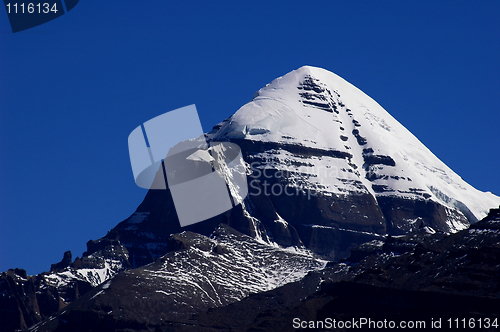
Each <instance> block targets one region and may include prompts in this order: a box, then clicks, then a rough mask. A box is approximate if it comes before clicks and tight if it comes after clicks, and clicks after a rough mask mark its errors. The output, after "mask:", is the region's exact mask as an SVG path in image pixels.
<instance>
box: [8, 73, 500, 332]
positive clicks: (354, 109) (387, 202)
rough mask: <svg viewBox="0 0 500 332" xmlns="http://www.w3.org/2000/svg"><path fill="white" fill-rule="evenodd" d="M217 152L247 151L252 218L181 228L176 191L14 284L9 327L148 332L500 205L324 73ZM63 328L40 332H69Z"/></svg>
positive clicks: (263, 93) (249, 116) (241, 118)
mask: <svg viewBox="0 0 500 332" xmlns="http://www.w3.org/2000/svg"><path fill="white" fill-rule="evenodd" d="M205 140H206V142H207V143H208V144H209V145H210V144H214V143H216V142H232V143H236V144H237V145H239V147H240V148H241V153H242V156H243V159H244V165H242V169H241V174H244V175H245V176H246V178H247V183H248V195H247V197H246V198H245V199H244V200H243V202H242V203H241V204H238V205H237V206H235V207H234V208H233V209H231V210H229V211H227V212H225V213H223V214H220V215H218V216H215V217H213V218H211V219H208V220H205V221H203V222H199V223H196V224H193V225H190V226H187V227H183V228H181V227H180V224H179V220H178V217H177V214H176V211H175V207H174V203H173V200H172V196H171V193H170V190H169V189H168V188H167V190H149V191H148V193H147V195H146V197H145V198H144V201H143V202H142V204H141V205H140V206H139V207H138V208H137V210H136V212H135V213H134V214H132V215H131V216H130V217H129V218H127V219H126V220H124V221H122V222H120V223H119V224H118V225H117V226H116V227H114V228H113V229H112V230H110V231H109V232H108V234H107V235H106V236H104V237H103V238H101V239H98V240H95V241H89V242H88V243H87V248H88V249H87V251H86V252H85V253H84V254H83V255H82V257H81V258H80V257H77V258H76V259H75V260H74V261H73V262H71V253H69V252H68V253H66V254H65V255H64V259H63V260H62V261H61V263H58V264H54V265H53V267H52V269H51V272H47V273H42V274H40V275H38V276H27V275H26V273H25V272H23V271H22V270H19V269H16V270H10V271H8V272H5V273H3V274H2V276H1V278H0V293H2V298H0V318H2V319H4V318H5V319H6V321H7V320H8V321H9V325H8V326H12V327H13V328H24V327H28V326H30V325H33V324H35V323H37V322H40V321H41V320H43V319H46V318H48V317H51V316H52V315H53V314H54V313H55V312H56V311H58V310H62V309H64V311H61V312H60V313H59V314H58V316H57V317H59V318H58V323H57V324H61V326H62V327H61V328H63V327H64V324H66V323H67V322H71V323H68V324H76V325H75V326H79V324H81V323H82V322H84V321H85V322H86V324H89V325H88V327H89V328H92V326H107V327H109V328H111V327H113V328H116V327H117V326H121V327H123V328H129V326H128V325H127V324H128V323H127V322H134V324H137V326H138V329H139V328H141V329H142V328H144V330H147V329H148V328H149V327H151V326H163V325H162V324H164V322H166V321H169V320H170V321H177V322H179V321H181V320H183V319H188V318H189V317H191V315H193V314H197V313H199V312H201V311H204V310H207V309H208V308H213V307H220V306H226V305H228V304H230V303H234V302H238V301H240V300H242V299H243V298H245V297H247V296H248V295H250V294H252V293H259V292H263V291H268V290H271V289H273V288H276V287H280V286H282V285H285V284H288V283H291V282H295V281H297V280H301V279H302V278H303V277H304V275H306V274H307V273H308V272H310V271H315V270H321V269H324V267H325V265H327V262H326V261H333V262H334V261H339V260H342V259H346V258H348V257H349V256H350V255H351V250H352V249H354V248H357V247H359V245H360V244H363V243H368V242H370V241H372V243H378V242H382V241H386V240H387V239H391V238H392V236H398V235H404V234H408V233H411V234H413V233H415V234H421V233H422V232H423V233H425V234H433V233H439V235H440V236H441V237H443V236H445V234H449V233H456V232H458V231H460V230H463V229H466V228H468V227H469V226H470V225H471V224H473V223H475V222H477V221H478V220H479V219H482V218H484V217H485V216H486V215H487V213H488V210H489V209H490V208H492V207H497V206H498V205H500V197H497V196H495V195H493V194H491V193H484V192H481V191H478V190H476V189H474V188H473V187H472V186H470V185H469V184H467V183H466V182H465V181H464V180H462V179H461V178H460V177H459V176H458V175H457V174H456V173H454V172H453V171H452V170H451V169H450V168H449V167H447V166H446V165H445V164H444V163H443V162H442V161H440V160H439V159H438V158H437V157H436V156H435V155H434V154H432V152H431V151H429V150H428V149H427V148H426V147H425V146H424V145H423V144H422V143H421V142H420V141H419V140H418V139H417V138H416V137H415V136H413V135H412V134H411V133H410V132H409V131H408V130H407V129H406V128H405V127H404V126H402V125H401V124H400V123H399V122H397V121H396V120H395V119H394V118H393V117H392V116H391V115H390V114H389V113H388V112H387V111H385V110H384V109H383V108H382V107H381V106H380V105H379V104H377V103H376V102H375V101H374V100H373V99H371V98H370V97H368V96H367V95H366V94H364V93H363V92H362V91H361V90H359V89H358V88H356V87H354V86H353V85H351V84H350V83H348V82H347V81H345V80H344V79H342V78H340V77H339V76H337V75H335V74H333V73H331V72H329V71H326V70H324V69H320V68H315V67H309V66H305V67H301V68H299V69H297V70H295V71H292V72H290V73H288V74H287V75H285V76H283V77H280V78H277V79H276V80H274V81H273V82H271V83H269V84H268V85H267V86H265V87H264V88H262V89H261V90H259V91H258V92H257V93H255V96H254V98H253V100H252V101H250V102H249V103H248V104H246V105H244V106H243V107H241V108H240V109H239V110H238V111H237V112H236V113H235V114H233V115H232V116H231V117H229V118H228V119H226V120H224V121H223V122H221V123H219V124H218V125H216V126H214V128H213V129H212V130H211V131H210V132H209V133H207V134H205ZM200 162H202V161H201V160H200ZM225 176H228V177H229V176H232V175H231V174H226V175H225ZM236 189H237V188H236ZM207 194H210V193H207ZM196 208H197V206H196V202H193V209H196ZM411 234H410V235H411ZM377 241H378V242H377ZM148 264H149V265H148ZM329 264H330V263H329ZM327 266H329V265H327ZM342 269H343V268H342ZM342 269H340V270H342ZM173 285H174V286H173ZM315 287H316V285H315V286H314V288H315ZM193 294H194V295H193ZM151 303H153V304H154V305H151ZM68 304H69V306H68ZM152 307H154V308H157V309H155V310H153V311H151V310H150V309H151V308H152ZM148 308H149V309H148ZM139 309H140V310H139ZM148 310H149V311H148ZM12 312H15V313H16V314H15V315H13V314H11V313H12ZM53 317H54V316H52V319H50V320H49V321H47V322H46V323H45V324H44V325H43V326H44V327H43V329H41V330H43V331H52V330H53V329H55V328H56V325H54V326H53V325H51V324H56V323H55V320H53V319H54V318H53ZM51 321H52V323H50V322H51ZM104 323H106V324H108V325H109V326H108V325H100V324H104ZM92 324H94V325H92ZM68 326H69V325H68ZM41 330H40V331H41ZM63 330H64V328H63Z"/></svg>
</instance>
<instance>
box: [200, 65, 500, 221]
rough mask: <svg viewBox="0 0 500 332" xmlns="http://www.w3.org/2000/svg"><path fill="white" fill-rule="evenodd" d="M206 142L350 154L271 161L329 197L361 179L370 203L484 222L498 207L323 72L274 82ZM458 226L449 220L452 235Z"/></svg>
mask: <svg viewBox="0 0 500 332" xmlns="http://www.w3.org/2000/svg"><path fill="white" fill-rule="evenodd" d="M208 137H209V138H210V139H212V140H240V139H244V140H252V141H256V142H274V143H280V144H286V145H297V146H304V147H310V148H314V149H319V150H323V151H338V152H345V153H348V154H350V155H352V157H351V158H344V159H342V158H333V157H328V156H325V157H320V158H310V159H308V162H309V165H302V166H297V167H294V166H293V164H297V162H300V160H298V159H297V157H296V156H294V154H293V153H290V152H287V151H286V149H282V150H277V151H274V153H273V156H270V158H269V160H270V161H271V160H274V164H273V165H272V166H273V167H277V168H286V169H287V170H289V171H292V174H300V175H303V174H314V175H315V176H314V178H312V177H310V178H309V182H310V183H311V185H313V186H315V189H318V188H320V189H321V188H323V192H324V193H325V194H327V195H328V194H338V193H342V192H345V187H344V186H345V185H346V183H347V184H348V185H349V184H351V185H352V183H353V181H354V182H356V181H361V182H362V183H363V184H364V187H365V188H366V189H359V188H358V190H365V191H366V190H367V191H369V192H370V193H371V194H372V195H374V196H375V197H380V196H397V197H406V198H409V199H412V198H425V199H427V198H428V199H431V200H433V201H435V202H438V203H440V204H442V205H444V206H447V207H449V208H450V209H453V210H456V211H459V213H462V214H463V215H465V216H466V217H467V218H468V219H469V220H470V221H475V220H476V219H481V218H483V217H484V216H486V214H487V213H488V211H489V209H490V208H492V207H495V206H498V205H499V204H500V197H498V196H495V195H493V194H492V193H490V192H486V193H485V192H481V191H479V190H477V189H475V188H473V187H472V186H471V185H469V184H468V183H466V182H465V181H464V180H462V179H461V177H460V176H458V175H457V174H456V173H455V172H453V171H452V170H451V169H450V168H449V167H448V166H446V165H445V164H444V163H443V162H442V161H441V160H439V158H437V157H436V156H435V155H434V154H433V153H432V152H431V151H430V150H429V149H427V147H425V146H424V145H423V144H422V143H421V142H420V141H419V140H418V139H417V138H416V137H415V136H414V135H413V134H411V133H410V132H409V131H408V130H407V129H406V128H405V127H404V126H403V125H401V124H400V123H399V122H398V121H397V120H396V119H394V118H393V117H392V116H391V115H390V114H389V113H388V112H387V111H386V110H384V109H383V108H382V107H381V106H380V105H379V104H378V103H377V102H375V101H374V100H373V99H372V98H370V97H368V96H367V95H366V94H365V93H363V92H362V91H361V90H359V89H358V88H356V87H355V86H353V85H352V84H350V83H349V82H347V81H345V80H344V79H342V78H341V77H339V76H337V75H335V74H333V73H331V72H329V71H327V70H324V69H321V68H315V67H310V66H304V67H301V68H299V69H297V70H295V71H292V72H290V73H288V74H287V75H285V76H283V77H280V78H277V79H275V80H274V81H272V82H271V83H269V84H268V85H267V86H265V87H264V88H262V89H260V90H259V91H258V92H257V93H256V94H255V97H254V99H253V100H252V101H251V102H249V103H248V104H246V105H244V106H243V107H241V108H240V109H239V110H238V111H237V112H236V113H235V114H234V115H233V116H231V117H230V118H229V119H227V120H226V121H224V122H222V123H221V124H219V125H217V126H215V127H214V130H212V131H211V132H210V133H208ZM261 157H265V156H261ZM271 157H272V158H271ZM276 159H278V160H279V161H278V162H276ZM293 161H294V162H295V163H294V162H293ZM302 162H303V160H302ZM332 172H333V173H332ZM346 180H347V181H346ZM349 190H353V188H349ZM463 227H465V225H463V224H460V223H456V224H454V225H453V222H450V228H452V229H455V230H459V229H461V228H463Z"/></svg>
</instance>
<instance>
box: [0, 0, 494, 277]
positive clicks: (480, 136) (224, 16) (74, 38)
mask: <svg viewBox="0 0 500 332" xmlns="http://www.w3.org/2000/svg"><path fill="white" fill-rule="evenodd" d="M237 2H238V1H175V2H174V1H142V2H137V1H127V0H121V1H89V0H82V1H80V3H79V4H78V5H77V6H76V7H75V8H74V9H73V10H72V11H70V12H69V13H67V14H66V15H63V16H62V17H60V18H58V19H56V20H54V21H51V22H49V23H46V24H44V25H41V26H38V27H35V28H33V29H30V30H26V31H23V32H19V33H16V34H13V33H12V32H11V30H10V26H9V24H8V19H7V14H6V12H5V11H4V12H1V10H0V12H1V13H0V126H1V127H0V151H1V153H2V154H1V160H0V271H4V270H6V269H8V268H14V267H22V268H25V269H27V271H28V273H30V274H34V273H39V272H42V271H44V270H48V269H49V268H50V264H51V263H56V262H58V261H59V260H60V259H61V258H62V255H63V252H64V251H66V250H72V252H73V257H76V256H81V254H82V252H83V251H85V243H86V242H87V241H88V240H90V239H97V238H99V237H101V236H104V235H105V234H106V232H107V231H108V230H109V229H111V228H112V227H114V226H115V225H116V224H117V223H118V222H120V221H122V220H123V219H125V218H127V217H128V216H129V215H130V214H131V213H133V212H134V210H135V209H136V207H137V206H138V205H139V204H140V203H141V201H142V199H143V197H144V195H145V194H146V191H145V190H144V189H141V188H139V187H137V186H136V185H135V183H134V179H133V176H132V170H131V167H130V161H129V156H128V148H127V138H128V135H129V133H130V132H131V131H132V130H133V129H134V128H135V127H137V126H138V125H140V124H141V123H143V122H144V121H147V120H149V119H151V118H153V117H155V116H157V115H160V114H162V113H164V112H167V111H170V110H174V109H176V108H179V107H182V106H186V105H189V104H193V103H194V104H196V106H197V108H198V112H199V114H200V118H201V122H202V126H203V129H204V130H205V131H208V130H210V129H211V127H212V126H213V125H214V124H216V123H218V122H220V121H222V120H223V119H225V118H227V117H228V116H230V115H231V114H232V113H234V112H235V111H236V110H237V109H238V108H239V107H241V106H242V105H243V104H245V103H246V102H248V101H250V100H251V98H252V97H253V94H254V92H255V91H257V90H258V89H259V88H261V87H263V86H264V85H265V84H267V83H268V82H270V81H271V80H273V79H274V78H276V77H279V76H282V75H284V74H286V73H287V72H289V71H291V70H294V69H297V68H298V67H300V66H302V65H313V66H318V67H323V68H325V69H328V70H330V71H332V72H335V73H336V74H338V75H340V76H342V77H343V78H345V79H346V80H348V81H349V82H351V83H353V84H354V85H356V86H357V87H359V88H360V89H361V90H363V91H364V92H365V93H367V94H368V95H369V96H371V97H372V98H373V99H375V100H376V101H377V102H378V103H380V104H381V105H382V106H383V107H384V108H385V109H386V110H387V111H388V112H389V113H391V114H392V115H393V116H394V117H395V118H396V119H397V120H399V121H400V122H401V123H402V124H403V125H404V126H406V127H407V128H408V129H409V130H410V131H411V132H412V133H413V134H414V135H415V136H417V137H418V138H419V139H420V140H421V141H422V142H423V143H424V144H425V145H427V147H428V148H429V149H430V150H431V151H433V152H434V153H435V154H436V155H437V156H438V157H439V158H440V159H441V160H443V161H444V162H445V163H446V164H448V166H450V167H451V168H452V169H453V170H455V172H457V173H458V174H459V175H460V176H462V178H464V179H465V180H466V181H467V182H469V183H470V184H472V185H473V186H475V187H476V188H478V189H480V190H483V191H492V192H494V193H496V194H497V195H500V176H499V173H498V166H499V162H500V154H499V148H498V146H499V136H498V126H499V123H500V109H499V100H498V99H499V97H498V96H499V91H500V61H499V59H500V20H499V19H498V18H499V17H500V2H498V1H352V0H349V1H336V0H335V1H334V0H328V1H319V0H318V1H279V2H277V1H276V2H273V1H252V2H245V4H237Z"/></svg>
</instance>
